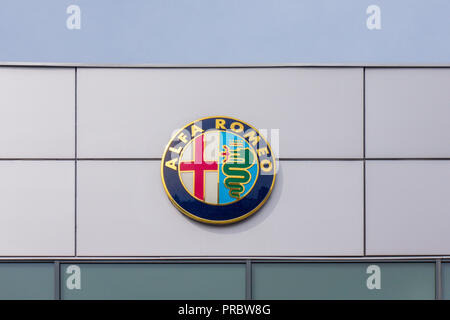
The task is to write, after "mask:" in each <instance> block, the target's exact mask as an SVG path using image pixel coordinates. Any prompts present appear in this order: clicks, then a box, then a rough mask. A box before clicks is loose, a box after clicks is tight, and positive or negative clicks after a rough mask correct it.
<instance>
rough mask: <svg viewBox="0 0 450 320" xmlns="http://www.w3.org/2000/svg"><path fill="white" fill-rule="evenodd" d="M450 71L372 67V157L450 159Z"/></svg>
mask: <svg viewBox="0 0 450 320" xmlns="http://www.w3.org/2000/svg"><path fill="white" fill-rule="evenodd" d="M449 84H450V69H448V68H446V69H438V68H435V69H433V68H419V69H417V68H416V69H414V68H413V69H408V68H402V69H395V68H394V69H383V68H375V69H372V68H368V69H366V148H367V149H366V151H367V152H366V154H367V156H368V157H388V158H389V157H417V158H425V157H431V158H433V157H435V158H436V157H450V85H449Z"/></svg>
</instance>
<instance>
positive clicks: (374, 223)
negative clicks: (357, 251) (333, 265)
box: [366, 160, 450, 255]
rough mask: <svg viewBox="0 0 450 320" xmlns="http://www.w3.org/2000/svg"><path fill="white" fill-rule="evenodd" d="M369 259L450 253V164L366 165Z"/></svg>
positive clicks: (376, 163) (381, 162) (374, 162)
mask: <svg viewBox="0 0 450 320" xmlns="http://www.w3.org/2000/svg"><path fill="white" fill-rule="evenodd" d="M366 170H367V176H366V183H367V187H366V192H367V193H366V200H367V202H366V222H367V254H369V255H445V254H449V253H450V233H449V232H448V226H449V225H450V215H449V211H450V197H449V190H450V161H445V160H435V161H432V160H428V161H400V160H396V161H367V168H366Z"/></svg>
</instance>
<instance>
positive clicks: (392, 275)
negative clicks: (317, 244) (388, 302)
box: [253, 262, 435, 299]
mask: <svg viewBox="0 0 450 320" xmlns="http://www.w3.org/2000/svg"><path fill="white" fill-rule="evenodd" d="M253 297H254V299H434V298H435V265H434V263H375V262H374V263H254V264H253Z"/></svg>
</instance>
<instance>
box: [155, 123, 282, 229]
mask: <svg viewBox="0 0 450 320" xmlns="http://www.w3.org/2000/svg"><path fill="white" fill-rule="evenodd" d="M213 118H219V119H230V120H234V121H238V122H241V123H244V124H245V125H247V126H249V127H250V128H252V129H253V130H255V132H256V133H258V136H260V137H262V138H263V139H264V141H265V142H266V145H267V147H268V148H269V150H270V154H271V155H272V159H273V180H272V185H271V186H270V189H269V192H268V193H267V195H266V197H265V198H264V200H263V201H261V203H260V204H258V206H257V207H256V208H254V209H253V210H251V211H250V212H247V213H246V214H244V215H243V216H240V217H238V218H234V219H230V220H221V221H216V220H209V219H203V218H199V217H197V216H196V215H194V214H192V213H190V212H188V211H186V210H185V209H183V208H182V207H181V206H180V205H179V204H178V203H177V202H176V201H175V200H174V199H173V198H172V195H171V194H170V192H169V190H167V186H166V182H165V181H164V172H163V170H164V159H165V157H166V153H167V151H168V150H169V146H170V144H171V143H172V141H173V140H174V139H175V138H176V137H177V136H178V134H179V133H180V132H182V131H183V130H184V129H186V128H187V127H189V126H191V125H193V124H194V123H196V122H199V121H203V120H206V119H213ZM258 161H259V155H258ZM275 178H276V159H275V157H274V156H273V152H272V148H271V147H270V144H269V143H268V142H267V140H266V138H265V137H264V136H262V135H261V134H260V133H259V131H258V130H257V129H256V128H255V127H253V126H252V125H250V124H248V123H247V122H245V121H241V120H239V119H236V118H231V117H226V116H223V117H222V116H212V117H204V118H200V119H197V120H195V121H192V122H189V123H188V124H187V125H185V126H184V127H183V128H181V129H180V130H179V131H177V133H176V134H175V135H174V136H173V138H172V139H170V141H169V143H168V144H167V146H166V148H165V149H164V153H163V156H162V159H161V181H162V183H163V187H164V190H165V191H166V194H167V196H168V197H169V200H170V201H171V202H172V204H173V205H174V206H175V207H176V208H177V209H178V210H179V211H180V212H181V213H183V214H184V215H186V216H188V217H189V218H191V219H194V220H196V221H199V222H203V223H207V224H216V225H224V224H231V223H235V222H238V221H241V220H244V219H246V218H248V217H249V216H251V215H252V214H253V213H255V212H256V211H258V210H259V209H261V207H262V206H263V205H264V204H265V203H266V202H267V200H268V199H269V197H270V195H271V193H272V190H273V187H274V185H275V180H276V179H275Z"/></svg>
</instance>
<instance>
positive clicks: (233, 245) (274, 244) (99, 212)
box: [78, 161, 363, 256]
mask: <svg viewBox="0 0 450 320" xmlns="http://www.w3.org/2000/svg"><path fill="white" fill-rule="evenodd" d="M279 167H280V169H279V171H278V175H277V181H276V182H275V188H274V191H273V193H272V195H271V197H270V198H269V200H268V202H267V203H266V204H265V205H264V206H263V208H262V209H261V210H260V211H259V212H257V213H255V214H254V216H252V217H250V218H249V219H247V220H244V221H242V222H240V223H236V224H232V225H228V226H223V227H217V226H211V225H205V224H202V223H199V222H196V221H193V220H191V219H189V218H187V217H185V216H184V215H182V214H181V213H179V212H178V211H177V209H176V208H175V207H174V206H173V205H172V204H171V203H170V201H169V199H168V198H167V196H166V194H165V192H164V190H163V186H162V183H161V178H160V162H159V161H78V254H79V255H80V256H241V255H243V256H256V255H258V256H261V255H271V256H289V255H291V256H293V255H294V256H308V255H311V256H321V255H322V256H326V255H330V256H342V255H348V256H352V255H361V254H362V252H363V194H362V191H363V188H362V163H361V162H360V161H334V162H333V161H320V162H310V161H301V162H297V161H282V162H281V163H280V166H279Z"/></svg>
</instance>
